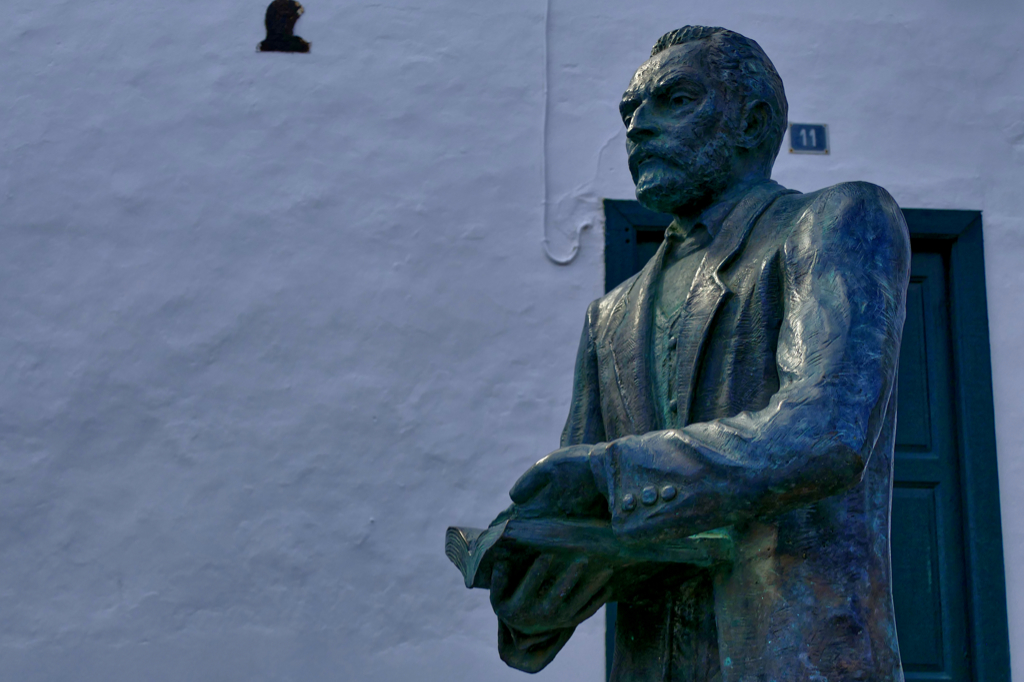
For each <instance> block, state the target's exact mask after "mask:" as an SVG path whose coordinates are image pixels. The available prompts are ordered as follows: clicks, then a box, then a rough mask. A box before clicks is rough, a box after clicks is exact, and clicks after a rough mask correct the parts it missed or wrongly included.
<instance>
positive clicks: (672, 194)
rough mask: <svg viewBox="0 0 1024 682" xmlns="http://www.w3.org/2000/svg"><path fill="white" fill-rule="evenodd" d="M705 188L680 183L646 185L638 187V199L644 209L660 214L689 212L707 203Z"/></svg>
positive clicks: (638, 185) (640, 184) (639, 183)
mask: <svg viewBox="0 0 1024 682" xmlns="http://www.w3.org/2000/svg"><path fill="white" fill-rule="evenodd" d="M702 190H703V188H698V187H692V186H686V185H682V184H680V183H645V182H643V181H642V180H641V182H638V183H637V185H636V198H637V201H639V202H640V203H641V204H642V205H643V206H644V208H648V209H650V210H652V211H657V212H658V213H680V212H687V211H688V210H689V209H691V208H698V207H700V206H702V205H704V204H706V203H707V201H706V192H705V191H702Z"/></svg>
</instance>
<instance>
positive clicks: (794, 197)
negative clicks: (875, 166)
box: [773, 182, 909, 242]
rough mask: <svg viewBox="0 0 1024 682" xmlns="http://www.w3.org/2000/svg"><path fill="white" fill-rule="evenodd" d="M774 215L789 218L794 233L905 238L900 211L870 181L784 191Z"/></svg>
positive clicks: (907, 239)
mask: <svg viewBox="0 0 1024 682" xmlns="http://www.w3.org/2000/svg"><path fill="white" fill-rule="evenodd" d="M773 208H776V209H777V210H778V212H779V213H778V214H777V215H786V216H789V217H790V218H791V225H792V228H793V233H794V234H798V233H807V232H812V233H828V234H830V235H831V236H833V237H837V238H840V239H843V238H844V237H854V236H856V238H857V239H858V241H859V240H860V239H863V238H864V237H866V236H870V235H874V236H882V235H887V236H888V237H890V238H896V239H897V240H899V241H908V242H909V235H908V233H907V223H906V221H905V219H904V217H903V212H902V211H901V210H900V207H899V206H898V205H897V204H896V200H895V199H893V198H892V195H891V194H889V193H888V192H887V191H885V189H883V188H882V187H879V186H878V185H873V184H871V183H870V182H841V183H839V184H837V185H832V186H830V187H825V188H822V189H819V190H817V191H814V192H807V193H805V194H800V193H793V194H784V195H782V196H780V197H779V199H778V201H777V202H776V206H775V207H773Z"/></svg>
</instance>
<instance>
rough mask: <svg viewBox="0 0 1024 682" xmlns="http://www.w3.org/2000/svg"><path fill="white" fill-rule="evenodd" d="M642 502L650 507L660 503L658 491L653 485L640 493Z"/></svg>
mask: <svg viewBox="0 0 1024 682" xmlns="http://www.w3.org/2000/svg"><path fill="white" fill-rule="evenodd" d="M640 501H641V502H643V503H644V504H645V505H647V506H648V507H650V506H651V505H652V504H654V503H655V502H657V501H658V489H657V488H655V487H654V486H653V485H649V486H647V487H646V488H644V489H643V492H641V493H640Z"/></svg>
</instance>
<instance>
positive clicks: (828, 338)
mask: <svg viewBox="0 0 1024 682" xmlns="http://www.w3.org/2000/svg"><path fill="white" fill-rule="evenodd" d="M664 251H665V245H664V244H663V245H662V247H661V249H660V250H659V251H658V253H657V254H656V255H655V256H654V257H653V258H652V259H651V260H650V262H649V263H648V264H647V265H646V266H645V267H644V268H643V270H642V271H641V272H640V273H638V274H637V275H636V276H635V277H633V278H632V279H629V280H627V281H626V282H624V283H623V284H622V285H620V286H619V287H618V288H616V289H615V290H613V291H612V292H610V293H608V294H607V295H606V296H604V297H603V298H601V299H599V300H597V301H595V302H594V303H593V304H591V306H590V307H589V309H588V311H587V317H586V323H585V325H584V329H583V335H582V339H581V342H580V349H579V354H578V357H577V363H576V371H575V380H574V388H573V397H572V407H571V411H570V415H569V418H568V421H567V423H566V426H565V430H564V433H563V436H562V445H563V446H568V445H574V444H594V447H593V450H592V455H591V461H592V463H593V470H594V472H595V476H596V477H597V479H598V480H599V482H600V485H602V486H604V488H605V491H606V492H607V496H608V500H609V511H610V514H611V522H612V527H613V530H614V531H615V533H616V535H617V536H618V537H619V538H620V539H621V540H622V542H624V543H657V542H659V541H663V540H666V539H670V538H676V537H683V536H689V535H692V534H694V533H698V532H702V531H707V530H711V529H717V528H728V529H729V531H730V532H731V533H732V534H733V535H734V538H735V542H736V548H737V555H736V561H735V562H734V563H733V564H731V565H730V566H728V567H724V568H721V569H718V570H712V571H701V572H697V573H696V574H694V573H693V572H692V571H691V572H685V571H682V570H680V571H679V572H678V574H677V575H673V574H672V573H671V572H669V575H667V576H661V577H659V578H657V579H654V578H652V579H650V580H648V581H646V582H641V583H640V584H639V585H638V586H637V588H636V590H635V591H634V592H633V593H632V594H629V595H619V597H618V599H619V606H618V620H617V628H616V630H617V631H616V643H615V647H616V653H615V656H616V659H615V663H614V665H613V674H612V679H613V680H617V681H618V682H626V681H627V680H628V681H630V682H655V681H657V682H664V681H668V680H672V681H673V682H691V681H692V682H704V681H705V680H716V681H717V680H721V682H749V681H754V680H756V681H758V682H795V681H797V680H808V681H811V682H825V681H826V680H827V681H828V682H844V681H847V680H878V681H883V680H884V681H891V680H902V678H903V675H902V671H901V667H900V659H899V651H898V647H897V642H896V627H895V621H894V618H893V607H892V595H891V590H890V565H889V510H890V497H891V490H892V467H893V447H894V436H895V428H896V388H895V381H896V371H897V363H898V359H899V346H900V337H901V334H902V329H903V321H904V316H905V299H906V290H907V285H908V281H909V276H910V239H909V235H908V232H907V227H906V223H905V221H904V219H903V215H902V213H901V212H900V210H899V207H898V206H897V205H896V203H895V202H894V201H893V199H892V197H890V196H889V194H888V193H886V192H885V190H883V189H881V188H879V187H876V186H874V185H870V184H867V183H844V184H840V185H835V186H833V187H829V188H826V189H823V190H820V191H818V192H813V193H809V194H800V193H797V192H792V191H790V190H786V189H784V188H782V187H781V186H779V185H777V184H776V183H774V182H766V183H764V184H761V185H758V186H756V187H755V188H753V189H752V190H751V191H750V192H748V193H747V194H746V195H745V196H744V197H743V198H742V199H741V200H740V201H739V202H738V203H737V205H736V206H735V208H733V210H732V211H731V212H730V213H729V215H728V216H727V217H726V218H725V220H724V222H723V224H722V228H721V230H720V232H719V233H718V235H717V236H716V237H715V239H714V241H713V242H712V243H711V244H710V245H709V246H708V248H707V251H706V253H705V256H704V259H703V261H702V263H701V265H700V267H699V268H698V270H697V274H696V276H695V278H694V282H693V285H692V287H691V289H690V292H689V295H688V297H687V299H686V301H685V303H683V309H682V315H683V316H684V318H683V319H684V324H682V325H681V327H682V331H681V332H680V335H679V338H678V340H677V344H678V346H677V352H676V357H677V361H678V365H677V368H676V376H675V382H676V384H675V389H676V390H675V395H676V396H677V397H678V405H677V406H675V412H673V413H670V414H675V416H676V419H675V423H661V422H662V421H663V420H664V419H665V418H664V417H662V416H661V415H662V414H663V412H662V411H661V410H659V409H657V406H656V405H655V403H654V401H655V397H654V393H653V391H652V388H651V386H652V382H651V380H650V363H651V358H650V349H651V338H650V335H651V333H652V326H653V325H652V323H651V316H652V303H653V298H654V288H655V284H656V283H657V277H658V274H659V272H660V270H661V267H662V262H663V259H664Z"/></svg>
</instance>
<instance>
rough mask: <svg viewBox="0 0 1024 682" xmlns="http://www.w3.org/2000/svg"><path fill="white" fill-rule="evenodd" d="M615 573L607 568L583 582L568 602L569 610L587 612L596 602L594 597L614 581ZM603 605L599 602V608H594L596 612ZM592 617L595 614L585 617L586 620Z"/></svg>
mask: <svg viewBox="0 0 1024 682" xmlns="http://www.w3.org/2000/svg"><path fill="white" fill-rule="evenodd" d="M614 573H615V572H614V571H613V570H612V569H610V568H606V569H603V570H601V571H598V572H597V573H595V574H594V575H593V576H591V577H590V578H589V579H587V580H585V581H583V583H581V584H580V585H579V587H577V589H576V591H575V592H574V593H573V594H572V596H571V597H570V598H569V600H568V604H567V606H568V607H569V610H570V611H573V612H577V613H578V612H582V611H586V610H587V609H588V608H589V606H590V604H591V603H592V602H593V601H594V597H595V596H597V595H598V594H599V593H600V592H601V591H602V590H604V589H605V588H606V587H607V585H608V581H609V580H611V579H612V575H614ZM603 603H604V602H603V601H601V602H599V603H598V604H597V607H595V608H594V611H596V610H597V609H599V608H601V604H603ZM591 615H593V613H591V614H590V615H587V616H585V618H590V616H591Z"/></svg>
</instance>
